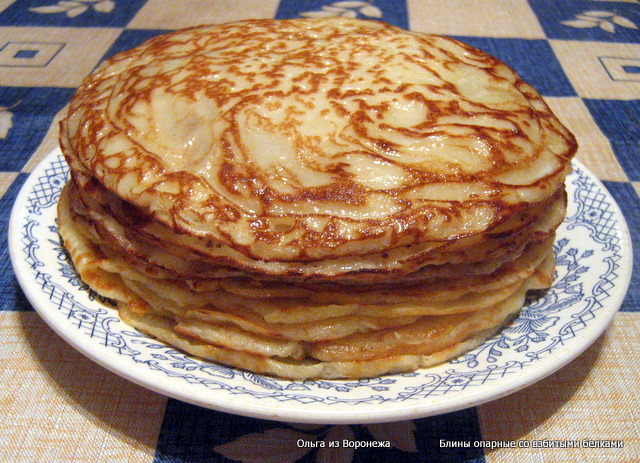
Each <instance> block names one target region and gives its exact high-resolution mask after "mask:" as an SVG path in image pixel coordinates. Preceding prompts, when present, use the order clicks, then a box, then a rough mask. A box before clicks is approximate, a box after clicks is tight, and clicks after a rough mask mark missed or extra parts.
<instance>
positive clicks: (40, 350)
mask: <svg viewBox="0 0 640 463" xmlns="http://www.w3.org/2000/svg"><path fill="white" fill-rule="evenodd" d="M639 3H640V2H639V1H638V0H614V1H603V0H554V1H552V0H475V1H471V0H447V1H442V0H368V1H333V2H332V1H331V0H250V1H239V0H237V1H234V0H200V1H196V0H0V170H1V172H0V195H1V199H0V221H1V222H2V227H1V230H2V239H1V250H0V279H1V280H0V291H1V294H2V296H1V298H0V461H2V462H16V463H18V462H42V461H69V462H76V461H78V462H80V461H86V462H91V463H96V462H102V461H104V462H107V461H108V462H118V461H119V462H146V461H148V462H152V461H155V462H162V463H168V462H205V461H206V462H226V461H240V462H246V463H249V462H263V463H268V462H282V463H288V462H295V461H303V462H313V461H317V462H328V461H332V462H350V461H353V462H361V461H388V462H393V463H396V462H413V461H415V462H417V461H421V462H427V461H429V462H430V461H434V462H440V461H443V462H444V461H447V462H483V461H486V462H512V461H517V462H523V463H526V462H541V461H544V462H555V461H558V462H567V461H589V462H601V461H610V462H632V461H640V401H639V400H638V395H637V391H638V389H639V388H640V368H638V366H637V363H638V359H639V356H640V351H639V349H638V347H637V346H638V339H640V313H639V311H640V272H639V271H638V268H639V265H640V255H639V252H640V251H639V250H640V201H639V199H638V195H639V194H640V4H639ZM318 15H347V16H352V17H353V16H357V17H361V18H374V19H381V20H383V21H386V22H389V23H391V24H394V25H397V26H400V27H403V28H407V29H411V30H416V31H423V32H430V33H437V34H444V35H450V36H453V37H456V38H459V39H461V40H463V41H465V42H467V43H469V44H471V45H473V46H475V47H478V48H481V49H483V50H485V51H487V52H489V53H490V54H492V55H495V56H497V57H498V58H500V59H502V60H503V61H505V62H506V63H507V64H509V65H510V66H511V67H512V68H514V69H515V70H516V71H517V72H518V73H519V74H520V75H521V76H522V77H523V78H524V79H525V80H526V81H528V82H529V83H531V84H532V85H533V86H534V87H535V88H537V89H538V91H539V92H540V93H541V94H542V95H543V97H545V99H546V101H547V102H548V103H549V105H550V106H551V107H552V109H553V110H554V112H555V113H556V114H557V115H558V117H559V118H560V119H561V120H562V121H563V122H564V123H565V124H566V125H567V126H568V127H569V128H570V129H571V130H572V131H573V132H574V133H575V134H576V136H577V138H578V141H579V143H580V150H579V153H578V159H579V160H580V161H582V163H584V164H585V165H586V166H587V167H588V168H589V170H590V171H591V172H593V173H594V174H595V175H596V176H597V177H598V178H599V179H600V180H602V181H603V183H604V185H605V186H606V188H607V189H608V191H609V192H610V193H611V195H612V196H613V197H614V198H615V199H616V201H617V202H618V204H619V205H620V207H621V209H622V211H623V214H624V216H625V218H626V220H627V222H628V225H629V228H630V231H631V236H632V241H633V244H634V249H635V251H634V262H635V263H634V272H633V274H632V280H631V286H630V289H629V292H628V293H627V296H626V298H625V299H624V302H623V303H622V307H621V309H620V311H619V313H617V314H616V316H615V319H614V321H613V323H612V325H611V326H610V327H609V329H608V330H607V331H606V332H605V334H604V335H602V336H601V337H600V338H599V339H598V340H597V341H596V342H595V343H594V344H593V345H592V346H591V347H590V348H589V349H587V351H586V352H585V353H583V354H582V355H580V356H579V357H578V358H577V359H575V360H574V361H572V362H571V363H570V364H569V365H567V366H565V367H564V368H562V369H561V370H559V371H558V372H556V373H554V374H553V375H551V376H550V377H548V378H546V379H544V380H543V381H540V382H538V383H536V384H534V385H532V386H530V387H527V388H526V389H524V390H521V391H519V392H516V393H514V394H511V395H509V396H507V397H503V398H500V399H497V400H494V401H492V402H489V403H487V404H484V405H480V406H477V407H473V408H468V409H465V410H462V411H457V412H453V413H449V414H444V415H440V416H435V417H428V418H421V419H415V420H411V421H400V422H395V423H388V424H370V425H311V424H305V425H294V424H285V423H279V422H273V421H262V420H258V419H253V418H246V417H241V416H235V415H229V414H225V413H221V412H217V411H213V410H210V409H205V408H200V407H197V406H195V405H190V404H187V403H183V402H180V401H178V400H174V399H169V398H166V397H164V396H162V395H159V394H157V393H154V392H151V391H149V390H147V389H144V388H142V387H140V386H137V385H134V384H133V383H130V382H128V381H127V380H125V379H122V378H121V377H119V376H117V375H115V374H113V373H110V372H109V371H107V370H105V369H103V368H102V367H100V366H98V365H97V364H95V363H93V362H92V361H90V360H89V359H87V358H85V357H84V356H83V355H81V354H80V353H78V352H76V351H75V350H74V349H73V348H72V347H70V346H69V345H68V344H66V343H65V342H64V341H63V340H62V339H61V338H59V337H58V336H57V335H56V334H55V333H54V332H53V331H52V330H51V329H50V328H49V327H48V326H47V325H46V324H45V323H44V322H43V321H42V320H41V319H40V317H39V316H38V315H37V314H36V313H35V312H34V310H33V308H32V307H31V305H30V304H29V302H28V301H27V299H26V297H25V295H24V293H23V291H22V290H21V289H20V287H19V286H18V283H17V281H16V278H15V276H14V273H13V271H12V267H11V263H10V259H9V251H8V245H7V240H8V238H7V233H8V231H7V229H8V222H9V216H10V213H11V209H12V207H13V204H14V201H15V199H16V196H17V194H18V192H19V190H20V188H21V186H22V185H23V184H24V182H25V180H26V179H27V177H28V176H29V173H30V172H31V171H32V170H33V169H34V168H35V166H37V164H38V162H39V161H40V160H41V159H43V158H44V157H45V156H46V155H47V154H48V153H49V152H51V151H52V150H53V149H54V148H55V147H56V145H57V121H58V120H59V118H60V115H61V113H62V112H63V111H64V108H65V106H66V104H67V102H68V101H69V99H70V98H71V96H72V94H73V93H74V91H75V88H76V87H77V86H78V85H79V83H80V81H81V80H82V78H83V77H84V76H85V75H87V74H88V73H90V72H91V71H92V70H93V69H94V68H95V67H96V65H97V64H98V63H100V62H101V61H102V60H104V59H105V58H106V57H109V56H111V55H113V54H114V53H117V52H119V51H122V50H125V49H128V48H131V47H134V46H136V45H138V44H140V43H141V42H143V41H144V40H146V39H148V38H150V37H152V36H154V35H157V34H160V33H163V32H166V31H170V30H174V29H178V28H182V27H186V26H191V25H195V24H201V23H220V22H227V21H233V20H240V19H249V18H267V17H275V18H291V17H298V16H318ZM328 438H331V439H337V440H348V441H353V442H367V441H373V440H382V441H385V442H388V443H389V444H390V446H389V447H390V448H384V449H380V448H368V447H362V448H355V446H349V445H343V446H338V447H336V448H319V447H305V446H300V445H297V444H296V443H297V442H299V440H300V439H303V440H305V441H320V440H323V439H328ZM582 439H593V440H596V441H597V442H602V441H607V440H611V441H616V442H622V443H623V445H622V448H620V446H618V448H615V449H606V448H589V446H585V445H583V446H576V447H575V448H546V447H549V445H545V442H546V443H547V444H548V443H549V442H552V441H575V440H582ZM512 441H513V442H520V443H521V442H527V443H528V444H524V445H522V444H519V445H518V448H502V447H503V446H504V445H503V444H504V443H507V442H512ZM444 442H456V443H458V445H455V446H450V445H444V444H443V443H444ZM492 442H493V443H495V445H498V448H495V449H487V448H485V446H486V445H488V444H490V443H492ZM534 443H540V445H533V444H534Z"/></svg>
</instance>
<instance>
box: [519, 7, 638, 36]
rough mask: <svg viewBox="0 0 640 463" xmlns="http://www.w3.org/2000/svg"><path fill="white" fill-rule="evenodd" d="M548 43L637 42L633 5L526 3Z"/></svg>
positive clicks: (635, 16) (635, 12)
mask: <svg viewBox="0 0 640 463" xmlns="http://www.w3.org/2000/svg"><path fill="white" fill-rule="evenodd" d="M529 3H530V4H531V8H532V9H533V11H534V12H535V13H536V15H537V16H538V21H540V24H541V25H542V28H543V29H544V31H545V34H546V35H547V37H548V38H550V39H565V40H591V41H599V42H633V43H638V42H640V33H639V32H638V27H639V26H640V10H639V9H638V5H637V3H625V2H594V1H584V0H583V1H555V2H551V1H549V0H529Z"/></svg>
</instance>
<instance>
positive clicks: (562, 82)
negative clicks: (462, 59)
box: [457, 36, 576, 96]
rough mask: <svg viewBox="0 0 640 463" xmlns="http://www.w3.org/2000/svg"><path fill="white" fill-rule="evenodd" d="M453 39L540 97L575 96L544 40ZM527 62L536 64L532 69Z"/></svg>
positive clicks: (551, 50)
mask: <svg viewBox="0 0 640 463" xmlns="http://www.w3.org/2000/svg"><path fill="white" fill-rule="evenodd" d="M457 38H458V39H460V40H462V41H463V42H466V43H468V44H469V45H471V46H473V47H476V48H479V49H480V50H483V51H485V52H487V53H489V54H490V55H492V56H495V57H496V58H498V59H500V60H502V61H504V62H505V63H506V64H507V65H509V66H510V67H511V68H513V69H514V70H515V71H516V72H517V73H518V75H519V76H520V77H521V78H522V79H523V80H524V81H525V82H527V83H529V84H530V85H532V86H533V87H535V89H536V90H538V92H540V94H541V95H542V96H576V91H575V90H574V88H573V86H572V85H571V83H570V82H569V79H568V78H567V76H566V75H565V73H564V71H563V69H562V66H561V64H560V62H559V61H558V59H557V58H556V55H555V54H554V52H553V49H552V48H551V46H550V45H549V43H548V42H547V41H546V40H527V39H506V38H487V37H468V36H467V37H457ZM531 63H539V65H536V66H532V65H531Z"/></svg>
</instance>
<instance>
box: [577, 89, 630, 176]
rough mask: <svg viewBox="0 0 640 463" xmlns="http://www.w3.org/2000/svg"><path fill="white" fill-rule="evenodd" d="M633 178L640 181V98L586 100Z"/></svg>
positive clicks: (620, 160)
mask: <svg viewBox="0 0 640 463" xmlns="http://www.w3.org/2000/svg"><path fill="white" fill-rule="evenodd" d="M584 103H585V105H586V106H587V108H588V109H589V111H590V112H591V115H592V116H593V119H594V120H595V122H596V124H598V126H599V127H600V130H602V133H603V134H604V135H605V136H606V137H607V138H608V139H609V142H610V143H611V147H612V148H613V152H614V153H615V155H616V157H617V158H618V162H619V163H620V165H621V166H622V167H623V168H624V171H625V173H626V174H627V177H629V179H630V180H631V181H634V182H637V181H640V100H584Z"/></svg>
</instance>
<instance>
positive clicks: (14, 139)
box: [0, 87, 74, 172]
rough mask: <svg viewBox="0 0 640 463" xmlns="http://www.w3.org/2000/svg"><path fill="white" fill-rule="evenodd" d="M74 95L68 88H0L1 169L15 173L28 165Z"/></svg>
mask: <svg viewBox="0 0 640 463" xmlns="http://www.w3.org/2000/svg"><path fill="white" fill-rule="evenodd" d="M73 93H74V89H71V88H54V87H22V88H20V87H0V119H1V120H2V124H0V125H2V127H3V128H4V130H3V131H2V133H0V152H2V153H3V155H2V156H0V169H1V170H3V171H8V172H11V171H13V172H17V171H19V170H20V169H21V168H22V167H23V166H24V165H25V164H26V163H27V161H28V160H29V159H30V158H31V155H32V154H33V153H34V151H35V150H36V149H37V148H38V146H39V145H40V143H41V142H42V140H43V138H44V136H45V135H46V133H47V131H48V130H49V127H50V126H51V122H52V121H53V117H54V116H55V115H56V113H57V112H58V111H60V110H61V109H62V107H63V106H64V105H65V104H66V103H67V102H68V101H69V99H70V98H71V97H72V96H73Z"/></svg>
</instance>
